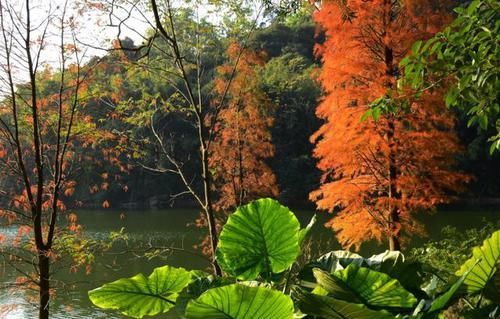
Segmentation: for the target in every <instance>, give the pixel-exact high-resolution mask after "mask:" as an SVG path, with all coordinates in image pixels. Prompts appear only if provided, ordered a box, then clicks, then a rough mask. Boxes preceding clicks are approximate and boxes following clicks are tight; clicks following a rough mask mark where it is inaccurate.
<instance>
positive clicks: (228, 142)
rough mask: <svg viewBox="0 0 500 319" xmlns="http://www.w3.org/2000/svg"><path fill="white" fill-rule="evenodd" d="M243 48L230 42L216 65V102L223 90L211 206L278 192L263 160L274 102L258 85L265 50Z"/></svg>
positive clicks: (214, 145) (211, 159) (270, 147)
mask: <svg viewBox="0 0 500 319" xmlns="http://www.w3.org/2000/svg"><path fill="white" fill-rule="evenodd" d="M241 50H242V49H241V48H240V46H239V45H237V44H236V43H233V44H231V45H230V47H229V49H228V52H227V54H228V57H229V62H228V63H227V64H225V65H223V66H221V67H219V68H218V73H219V77H218V79H216V82H215V96H216V97H218V98H216V99H215V102H217V103H220V99H221V97H222V96H224V93H225V92H226V90H227V94H226V97H225V102H226V103H225V104H224V106H223V108H222V109H221V110H220V113H219V117H218V121H217V123H216V124H215V130H214V131H215V136H214V140H213V142H212V145H211V148H210V154H209V165H210V167H211V168H212V170H213V172H214V173H213V176H214V181H215V187H216V191H217V193H218V200H217V203H216V205H215V206H216V207H215V208H216V209H223V210H224V209H228V208H234V207H235V206H239V205H241V204H244V203H246V202H248V201H251V200H253V199H256V198H260V197H266V196H277V194H278V186H277V184H276V178H275V176H274V173H273V172H272V170H271V169H270V168H269V166H268V165H267V164H266V160H267V159H269V158H271V157H272V156H273V155H274V146H273V145H272V141H271V133H270V131H269V129H270V127H271V125H272V123H273V120H272V116H271V114H272V111H273V110H272V104H271V103H270V101H269V100H268V98H267V96H266V95H265V94H264V93H263V92H262V91H261V90H260V89H259V87H258V81H257V78H256V74H255V69H256V68H257V67H259V66H261V65H262V64H263V62H264V57H265V56H264V55H263V54H259V53H255V52H251V51H249V50H243V51H241ZM240 53H241V54H240ZM235 63H237V67H236V68H234V65H235ZM233 69H234V71H233ZM233 72H234V74H233ZM231 75H233V78H232V80H230V78H231ZM229 81H231V82H229ZM228 84H229V86H228ZM227 88H229V89H227ZM214 104H215V103H214ZM218 106H219V105H214V107H218ZM211 119H212V118H208V119H207V120H208V121H210V120H211Z"/></svg>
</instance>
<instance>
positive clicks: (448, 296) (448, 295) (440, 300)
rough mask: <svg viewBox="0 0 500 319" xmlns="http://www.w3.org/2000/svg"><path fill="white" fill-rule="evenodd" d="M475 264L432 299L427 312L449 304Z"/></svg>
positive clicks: (430, 312)
mask: <svg viewBox="0 0 500 319" xmlns="http://www.w3.org/2000/svg"><path fill="white" fill-rule="evenodd" d="M476 266H477V263H476V264H475V265H473V266H472V268H471V269H469V270H467V271H466V272H465V273H464V274H463V275H462V277H460V278H459V279H458V280H457V281H455V283H454V284H453V285H451V287H450V288H449V289H448V290H447V291H445V292H444V293H442V294H441V295H440V296H439V297H437V298H436V299H434V300H433V301H432V303H431V305H430V308H429V310H427V313H429V314H432V313H435V312H438V311H440V310H442V309H444V308H445V307H447V306H448V305H449V303H450V302H451V300H452V299H453V298H454V297H455V296H456V294H457V292H458V290H459V289H460V287H461V286H462V284H463V283H464V281H465V280H466V279H467V276H468V275H469V273H470V272H471V271H472V270H473V269H474V267H476Z"/></svg>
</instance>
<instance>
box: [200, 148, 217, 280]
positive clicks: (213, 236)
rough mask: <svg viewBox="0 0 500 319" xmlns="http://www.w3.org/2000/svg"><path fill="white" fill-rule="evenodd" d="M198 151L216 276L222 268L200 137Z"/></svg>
mask: <svg viewBox="0 0 500 319" xmlns="http://www.w3.org/2000/svg"><path fill="white" fill-rule="evenodd" d="M200 144H201V146H200V148H201V149H200V151H201V160H202V179H203V193H204V196H205V198H204V200H205V207H204V210H205V214H206V217H207V223H208V234H209V236H210V246H211V247H210V248H211V251H212V265H213V268H214V272H215V274H216V275H218V276H222V270H221V269H220V267H219V264H218V263H217V260H216V259H215V252H216V250H217V244H218V242H219V241H218V235H217V224H216V222H215V214H214V210H213V203H212V196H211V190H210V186H211V176H210V171H209V166H208V156H207V150H206V147H205V143H204V140H203V139H202V140H201V141H200Z"/></svg>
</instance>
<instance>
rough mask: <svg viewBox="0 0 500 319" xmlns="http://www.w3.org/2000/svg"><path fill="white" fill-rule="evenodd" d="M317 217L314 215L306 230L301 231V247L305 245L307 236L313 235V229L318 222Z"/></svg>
mask: <svg viewBox="0 0 500 319" xmlns="http://www.w3.org/2000/svg"><path fill="white" fill-rule="evenodd" d="M317 219H318V218H317V217H316V214H315V215H313V217H311V220H310V221H309V224H307V226H306V227H305V228H302V229H301V230H300V231H299V245H300V246H302V244H303V243H304V240H305V239H306V238H307V236H309V234H310V233H311V229H312V228H313V226H314V225H315V224H316V221H317Z"/></svg>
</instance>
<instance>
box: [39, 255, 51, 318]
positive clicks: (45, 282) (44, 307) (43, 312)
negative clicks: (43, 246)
mask: <svg viewBox="0 0 500 319" xmlns="http://www.w3.org/2000/svg"><path fill="white" fill-rule="evenodd" d="M38 268H39V276H40V277H39V280H40V283H39V288H40V291H39V294H40V296H39V297H40V298H39V300H40V304H39V312H38V318H39V319H49V303H50V281H49V279H50V260H49V257H48V256H47V255H46V252H45V251H40V250H39V252H38Z"/></svg>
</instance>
